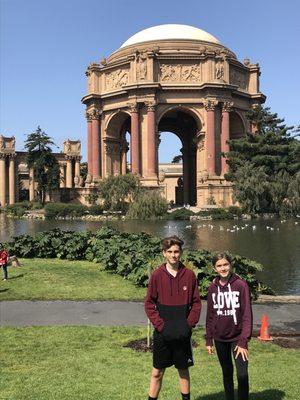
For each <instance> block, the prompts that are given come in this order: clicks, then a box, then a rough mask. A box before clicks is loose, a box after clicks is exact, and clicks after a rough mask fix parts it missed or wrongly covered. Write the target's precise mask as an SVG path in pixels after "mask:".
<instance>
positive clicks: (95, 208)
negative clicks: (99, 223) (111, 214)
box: [88, 204, 103, 215]
mask: <svg viewBox="0 0 300 400" xmlns="http://www.w3.org/2000/svg"><path fill="white" fill-rule="evenodd" d="M88 212H89V214H91V215H102V214H103V206H100V205H98V204H93V205H92V206H91V207H89V208H88Z"/></svg>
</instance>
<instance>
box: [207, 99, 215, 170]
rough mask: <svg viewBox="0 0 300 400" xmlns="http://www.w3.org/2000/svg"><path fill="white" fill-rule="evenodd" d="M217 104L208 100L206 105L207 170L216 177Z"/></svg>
mask: <svg viewBox="0 0 300 400" xmlns="http://www.w3.org/2000/svg"><path fill="white" fill-rule="evenodd" d="M217 104H218V102H217V101H215V100H207V101H206V102H205V103H204V107H205V109H206V115H207V118H206V121H207V128H206V169H207V171H208V173H209V175H216V140H215V108H216V105H217Z"/></svg>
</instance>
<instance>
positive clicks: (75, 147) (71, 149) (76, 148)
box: [64, 139, 81, 161]
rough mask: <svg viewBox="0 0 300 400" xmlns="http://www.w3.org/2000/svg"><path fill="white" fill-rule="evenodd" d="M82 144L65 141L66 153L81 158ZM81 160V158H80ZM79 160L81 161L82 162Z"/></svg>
mask: <svg viewBox="0 0 300 400" xmlns="http://www.w3.org/2000/svg"><path fill="white" fill-rule="evenodd" d="M80 151H81V142H80V140H70V139H68V140H65V141H64V153H65V154H66V155H70V156H78V157H79V156H80ZM80 158H81V157H80ZM80 158H79V161H80Z"/></svg>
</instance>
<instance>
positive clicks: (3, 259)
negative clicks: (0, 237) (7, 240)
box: [0, 243, 8, 281]
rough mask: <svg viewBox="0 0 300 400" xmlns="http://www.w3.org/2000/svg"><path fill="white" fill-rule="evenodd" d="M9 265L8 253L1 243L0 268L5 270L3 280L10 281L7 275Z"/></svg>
mask: <svg viewBox="0 0 300 400" xmlns="http://www.w3.org/2000/svg"><path fill="white" fill-rule="evenodd" d="M7 264H8V251H7V250H5V249H4V247H3V244H2V243H0V267H2V269H3V280H4V281H6V280H7V279H8V274H7Z"/></svg>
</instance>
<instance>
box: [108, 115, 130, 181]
mask: <svg viewBox="0 0 300 400" xmlns="http://www.w3.org/2000/svg"><path fill="white" fill-rule="evenodd" d="M130 121H131V119H130V116H129V115H128V114H127V113H126V112H123V111H120V112H118V113H116V114H114V115H113V116H112V117H111V119H110V120H109V122H108V124H107V129H106V136H105V138H104V147H105V148H104V151H105V160H106V161H105V165H104V171H105V172H104V176H108V175H120V174H121V175H124V174H126V172H128V165H129V164H130V159H131V157H130V152H129V150H130Z"/></svg>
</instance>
